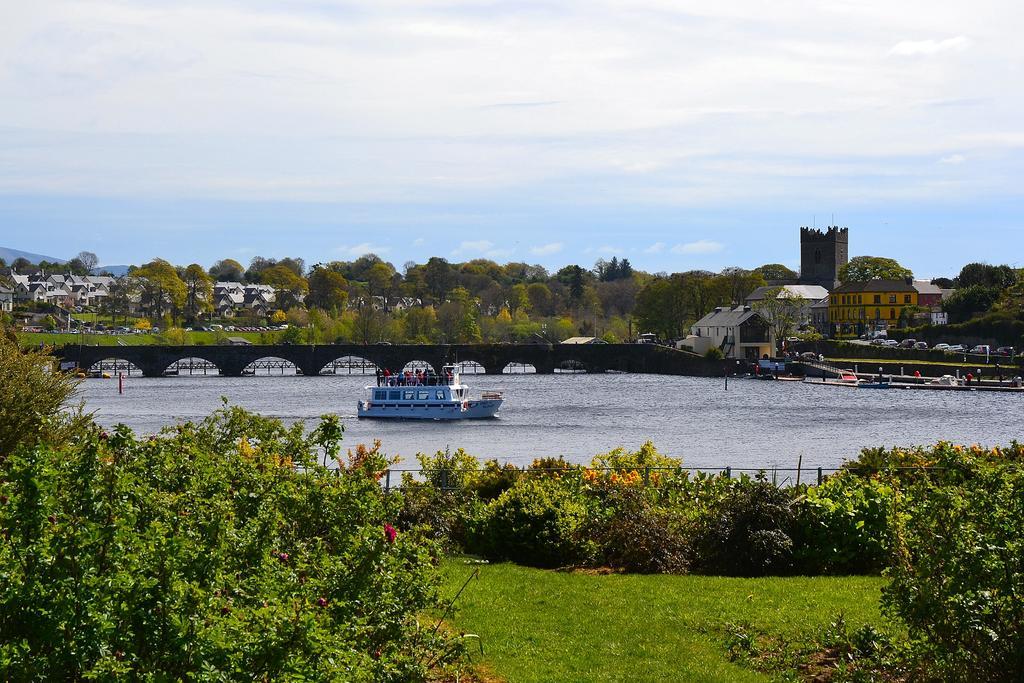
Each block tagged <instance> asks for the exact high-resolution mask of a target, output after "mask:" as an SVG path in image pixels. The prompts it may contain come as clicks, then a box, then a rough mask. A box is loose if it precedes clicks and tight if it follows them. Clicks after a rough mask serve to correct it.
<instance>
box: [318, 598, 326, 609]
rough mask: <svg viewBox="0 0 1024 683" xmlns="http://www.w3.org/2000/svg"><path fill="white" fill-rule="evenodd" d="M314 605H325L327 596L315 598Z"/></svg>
mask: <svg viewBox="0 0 1024 683" xmlns="http://www.w3.org/2000/svg"><path fill="white" fill-rule="evenodd" d="M316 606H317V607H327V598H317V599H316Z"/></svg>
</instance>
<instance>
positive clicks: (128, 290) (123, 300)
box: [100, 274, 142, 322]
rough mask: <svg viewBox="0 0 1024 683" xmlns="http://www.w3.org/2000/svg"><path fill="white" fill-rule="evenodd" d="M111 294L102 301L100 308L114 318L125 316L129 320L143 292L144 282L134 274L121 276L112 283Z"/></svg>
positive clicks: (126, 320) (125, 319)
mask: <svg viewBox="0 0 1024 683" xmlns="http://www.w3.org/2000/svg"><path fill="white" fill-rule="evenodd" d="M108 291H109V294H108V295H107V296H106V297H104V298H103V300H102V302H101V303H100V310H101V311H102V312H103V313H105V314H107V315H109V316H110V319H111V320H113V319H114V318H115V317H117V316H119V315H120V316H123V317H124V321H125V322H128V315H129V314H130V313H131V311H132V307H133V306H134V305H135V302H136V301H138V299H139V296H140V295H141V293H142V283H141V282H140V281H139V278H138V277H136V276H135V275H134V274H133V275H125V276H123V277H119V278H117V279H115V280H114V281H113V282H111V283H110V289H109V290H108Z"/></svg>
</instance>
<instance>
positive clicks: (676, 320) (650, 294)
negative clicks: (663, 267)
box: [633, 274, 691, 339]
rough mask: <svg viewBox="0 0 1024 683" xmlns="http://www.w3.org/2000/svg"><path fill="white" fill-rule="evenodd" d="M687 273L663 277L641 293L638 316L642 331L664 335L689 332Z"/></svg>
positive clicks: (638, 301)
mask: <svg viewBox="0 0 1024 683" xmlns="http://www.w3.org/2000/svg"><path fill="white" fill-rule="evenodd" d="M684 288H685V285H684V281H683V276H682V275H680V274H676V275H673V276H672V277H670V278H659V279H657V280H654V281H653V282H651V283H649V284H648V285H647V286H646V287H644V288H643V289H641V290H640V292H639V293H638V294H637V299H636V308H635V309H634V311H633V315H634V316H635V318H636V321H637V325H638V330H637V331H638V332H640V333H647V332H653V333H655V334H657V335H658V336H659V337H662V338H664V339H673V338H678V337H683V336H686V324H687V322H688V321H689V320H690V319H691V313H690V307H689V306H688V304H687V301H686V296H685V291H684Z"/></svg>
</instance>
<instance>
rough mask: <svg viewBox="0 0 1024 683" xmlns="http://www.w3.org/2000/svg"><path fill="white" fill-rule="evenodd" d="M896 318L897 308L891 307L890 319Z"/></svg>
mask: <svg viewBox="0 0 1024 683" xmlns="http://www.w3.org/2000/svg"><path fill="white" fill-rule="evenodd" d="M895 319H896V309H895V308H890V309H889V320H895Z"/></svg>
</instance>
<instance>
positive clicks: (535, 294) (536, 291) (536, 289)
mask: <svg viewBox="0 0 1024 683" xmlns="http://www.w3.org/2000/svg"><path fill="white" fill-rule="evenodd" d="M526 296H527V297H529V299H530V310H531V311H533V312H534V313H535V314H537V315H551V314H552V313H554V312H555V311H554V296H552V294H551V288H550V287H548V286H547V285H546V284H544V283H543V282H531V283H530V284H529V285H528V286H527V287H526Z"/></svg>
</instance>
